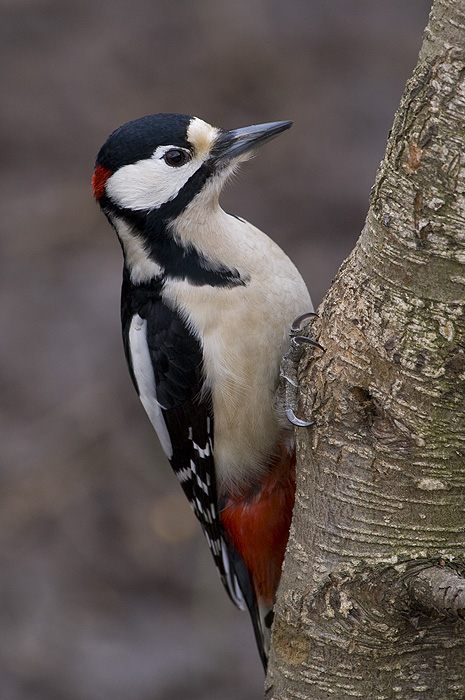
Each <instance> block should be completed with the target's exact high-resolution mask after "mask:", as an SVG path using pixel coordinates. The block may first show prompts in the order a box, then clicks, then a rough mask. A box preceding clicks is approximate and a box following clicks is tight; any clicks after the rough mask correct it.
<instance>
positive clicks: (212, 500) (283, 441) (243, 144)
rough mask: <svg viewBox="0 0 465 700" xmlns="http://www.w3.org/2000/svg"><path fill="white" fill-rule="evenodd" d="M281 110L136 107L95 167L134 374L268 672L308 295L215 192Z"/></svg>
mask: <svg viewBox="0 0 465 700" xmlns="http://www.w3.org/2000/svg"><path fill="white" fill-rule="evenodd" d="M291 123H292V122H290V121H278V122H272V123H268V124H259V125H255V126H250V127H246V128H241V129H234V130H230V131H227V130H223V129H219V128H216V127H214V126H211V125H210V124H208V123H206V122H205V121H203V120H202V119H199V118H197V117H191V116H186V115H182V114H155V115H150V116H147V117H143V118H140V119H136V120H134V121H131V122H129V123H127V124H125V125H123V126H121V127H120V128H119V129H116V131H114V132H113V133H112V134H111V135H110V136H109V137H108V139H107V141H106V142H105V144H104V145H103V146H102V148H101V149H100V152H99V153H98V156H97V160H96V164H95V171H94V176H93V180H92V183H93V192H94V196H95V198H96V200H97V201H98V203H99V205H100V207H101V209H102V210H103V212H104V214H105V215H106V217H107V219H108V221H109V222H110V224H111V225H112V227H113V228H114V229H115V231H116V234H117V236H118V238H119V241H120V243H121V247H122V250H123V256H124V266H123V284H122V294H121V322H122V330H123V343H124V351H125V355H126V360H127V364H128V368H129V372H130V375H131V378H132V381H133V384H134V386H135V388H136V390H137V393H138V395H139V397H140V400H141V402H142V404H143V407H144V408H145V411H146V412H147V415H148V417H149V419H150V421H151V423H152V424H153V427H154V428H155V430H156V432H157V434H158V438H159V440H160V443H161V446H162V448H163V450H164V452H165V454H166V456H167V458H168V460H169V461H170V463H171V466H172V468H173V470H174V472H175V474H176V476H177V478H178V479H179V482H180V484H181V486H182V488H183V490H184V492H185V494H186V496H187V498H188V499H189V502H190V504H191V506H192V508H193V510H194V513H195V515H196V517H197V518H198V520H199V521H200V524H201V526H202V529H203V532H204V535H205V537H206V540H207V543H208V546H209V547H210V550H211V553H212V555H213V559H214V562H215V564H216V567H217V569H218V572H219V574H220V577H221V580H222V582H223V584H224V586H225V588H226V591H227V592H228V594H229V596H230V598H231V599H232V601H233V602H234V603H235V604H236V605H237V606H238V607H239V608H241V609H246V608H248V610H249V612H250V615H251V619H252V623H253V627H254V631H255V637H256V640H257V644H258V648H259V652H260V656H261V659H262V662H263V664H264V667H265V669H266V663H267V657H268V650H269V645H270V633H271V624H272V619H273V605H274V602H275V595H276V590H277V587H278V583H279V580H280V576H281V566H282V562H283V558H284V552H285V548H286V544H287V540H288V535H289V528H290V524H291V517H292V509H293V504H294V493H295V447H294V433H293V428H292V426H291V425H290V423H289V421H288V420H287V419H286V416H285V414H284V411H282V410H280V409H279V407H278V406H277V404H276V400H275V397H276V391H277V387H278V382H279V368H280V360H281V358H282V357H283V355H284V354H285V353H286V351H287V350H288V348H289V329H290V326H291V324H292V322H293V320H294V319H295V318H296V316H298V315H300V314H302V313H303V312H307V311H309V310H311V309H312V304H311V300H310V296H309V293H308V291H307V288H306V285H305V283H304V281H303V279H302V277H301V276H300V274H299V272H298V271H297V269H296V267H295V266H294V265H293V263H292V262H291V261H290V260H289V258H288V257H287V256H286V255H285V253H284V252H283V251H282V250H281V249H280V248H279V247H278V246H277V245H276V243H274V242H273V241H272V240H271V239H270V238H268V236H266V235H265V234H264V233H262V232H261V231H260V230H259V229H257V228H255V227H254V226H252V225H251V224H249V223H248V222H247V221H245V220H244V219H242V218H240V217H238V216H233V215H231V214H227V213H226V212H225V211H223V209H222V208H221V207H220V205H219V195H220V192H221V190H222V188H223V186H224V184H225V182H226V181H227V180H228V178H230V177H231V175H232V174H233V173H234V171H235V170H236V169H237V166H238V165H239V164H240V163H241V162H243V161H245V160H247V159H248V158H249V157H250V156H251V154H252V152H253V151H254V150H255V149H256V148H257V147H258V146H261V145H262V144H264V143H266V142H267V141H269V140H270V139H272V138H274V137H275V136H277V135H278V134H280V133H281V132H283V131H284V130H286V129H288V128H289V127H290V126H291Z"/></svg>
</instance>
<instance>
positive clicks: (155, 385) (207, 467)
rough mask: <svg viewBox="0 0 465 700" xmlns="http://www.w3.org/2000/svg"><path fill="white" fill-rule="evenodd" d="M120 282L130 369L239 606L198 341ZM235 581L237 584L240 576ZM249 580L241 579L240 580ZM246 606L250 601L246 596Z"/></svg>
mask: <svg viewBox="0 0 465 700" xmlns="http://www.w3.org/2000/svg"><path fill="white" fill-rule="evenodd" d="M160 291H161V285H160V284H159V283H158V284H157V283H152V284H150V285H140V286H137V287H136V286H134V285H132V283H131V282H130V281H129V280H128V278H127V276H126V278H125V280H124V282H123V294H122V300H123V301H122V306H121V319H122V325H123V340H124V348H125V353H126V359H127V362H128V366H129V370H130V373H131V377H132V380H133V382H134V385H135V387H136V390H137V392H138V394H139V396H140V398H141V401H142V403H143V404H144V408H145V409H146V411H147V413H148V415H149V418H150V419H151V421H152V423H153V425H154V427H155V429H156V431H157V433H158V435H159V437H160V442H161V443H162V446H163V447H164V449H165V452H166V454H167V456H168V458H169V460H170V463H171V466H172V468H173V470H174V472H175V474H176V476H177V477H178V479H179V482H180V484H181V486H182V488H183V490H184V493H185V494H186V496H187V498H188V499H189V502H190V504H191V506H192V508H193V510H194V513H195V515H196V517H197V518H198V520H199V522H200V524H201V526H202V529H203V532H204V534H205V537H206V540H207V542H208V545H209V547H210V550H211V552H212V555H213V558H214V561H215V564H216V567H217V569H218V571H219V574H220V576H221V580H222V582H223V584H224V586H225V588H226V590H227V592H228V594H229V596H230V597H231V599H232V600H233V602H234V603H235V604H236V605H237V606H238V607H240V608H244V604H245V602H246V601H245V600H244V594H243V592H242V591H244V593H245V595H246V596H247V598H248V597H249V591H250V582H249V580H248V574H247V572H246V570H245V565H243V563H242V562H240V563H238V562H237V561H236V560H237V556H238V555H237V554H236V556H233V555H234V553H233V552H232V551H231V550H232V547H231V544H230V543H229V542H228V538H227V536H226V533H225V531H224V528H223V526H222V524H221V520H220V514H219V510H218V494H217V484H216V478H215V467H214V458H213V411H212V406H211V398H210V395H209V392H208V391H205V390H204V388H203V372H202V364H203V355H202V348H201V345H200V342H199V340H198V339H197V338H196V337H195V336H194V335H193V334H192V333H191V331H190V330H189V329H188V327H187V325H186V323H185V322H184V321H183V319H182V318H181V317H180V316H179V315H177V314H176V313H175V312H173V310H172V309H170V308H169V307H168V306H167V305H166V304H165V303H164V302H163V299H162V297H161V294H160ZM238 578H239V580H240V582H241V583H240V584H239V581H238ZM245 579H247V580H245ZM247 603H249V601H248V600H247Z"/></svg>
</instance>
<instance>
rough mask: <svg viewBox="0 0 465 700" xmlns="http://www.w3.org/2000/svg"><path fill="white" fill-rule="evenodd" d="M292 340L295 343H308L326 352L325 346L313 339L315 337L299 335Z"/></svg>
mask: <svg viewBox="0 0 465 700" xmlns="http://www.w3.org/2000/svg"><path fill="white" fill-rule="evenodd" d="M292 342H293V343H294V344H295V345H304V343H308V345H313V347H315V348H319V349H320V350H322V351H323V352H326V350H325V348H324V347H323V346H322V345H320V343H317V341H316V340H313V338H307V336H306V335H297V336H296V337H295V338H293V339H292Z"/></svg>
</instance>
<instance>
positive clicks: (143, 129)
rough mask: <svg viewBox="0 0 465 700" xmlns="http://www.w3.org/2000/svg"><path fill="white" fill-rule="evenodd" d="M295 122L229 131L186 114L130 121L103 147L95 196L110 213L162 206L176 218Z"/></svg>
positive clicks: (216, 191) (215, 191) (169, 216)
mask: <svg viewBox="0 0 465 700" xmlns="http://www.w3.org/2000/svg"><path fill="white" fill-rule="evenodd" d="M291 124H292V122H290V121H280V122H271V123H268V124H259V125H256V126H250V127H245V128H242V129H233V130H231V131H226V130H222V129H218V128H216V127H214V126H211V125H210V124H207V123H206V122H204V121H203V120H202V119H198V118H197V117H189V116H186V115H183V114H153V115H150V116H147V117H142V118H141V119H136V120H134V121H131V122H128V123H127V124H124V126H121V127H120V128H119V129H117V130H116V131H114V132H113V133H112V134H111V135H110V136H109V137H108V139H107V141H106V142H105V144H104V145H103V146H102V148H101V149H100V152H99V154H98V156H97V161H96V165H95V172H94V176H93V180H92V184H93V190H94V195H95V198H96V199H97V201H98V202H99V204H100V205H101V207H102V209H103V210H104V211H105V212H106V213H107V214H109V213H110V212H111V211H113V212H115V213H120V214H122V213H123V212H124V211H126V212H127V211H131V212H148V211H150V212H153V211H156V210H159V211H160V214H161V215H163V217H164V218H166V219H171V220H172V219H174V218H176V216H178V215H179V214H180V213H181V212H182V211H183V209H185V208H186V207H187V205H188V204H189V203H190V202H191V201H192V200H193V198H194V197H195V196H196V195H197V194H198V193H199V192H200V191H202V190H205V188H208V190H209V191H210V192H211V197H212V198H213V199H214V198H215V197H216V198H217V197H218V194H219V192H220V190H221V188H222V186H223V184H224V182H225V181H226V179H227V177H228V176H229V175H230V174H231V172H232V171H233V170H234V167H235V166H236V165H237V164H238V163H240V162H241V161H242V160H245V159H247V158H248V157H249V156H250V153H251V152H252V151H253V150H254V149H255V148H257V147H258V146H261V145H262V144H264V143H266V142H267V141H269V140H270V139H272V138H274V137H275V136H277V135H278V134H280V133H281V132H282V131H284V130H285V129H288V128H289V127H290V126H291Z"/></svg>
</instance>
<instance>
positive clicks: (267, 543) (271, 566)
mask: <svg viewBox="0 0 465 700" xmlns="http://www.w3.org/2000/svg"><path fill="white" fill-rule="evenodd" d="M294 495H295V452H294V450H292V451H291V452H289V451H288V450H287V449H286V448H283V449H282V450H281V455H280V459H279V461H278V462H277V463H275V464H273V466H272V468H271V470H270V472H269V474H268V476H267V477H266V478H265V480H264V482H263V484H262V486H261V489H260V491H259V493H255V494H253V495H251V496H250V495H249V496H247V495H246V494H244V495H243V496H241V497H239V498H237V497H236V498H232V497H229V498H227V499H226V506H225V508H224V510H223V511H222V513H221V520H222V523H223V525H224V528H225V530H226V532H227V534H228V537H229V539H230V540H231V543H232V545H233V546H234V548H235V549H236V550H237V551H238V552H239V554H240V555H241V557H242V559H243V560H244V562H245V564H246V565H247V568H248V570H249V572H250V574H251V578H252V581H253V585H254V588H255V593H256V596H257V598H258V600H259V601H260V602H262V603H263V604H265V605H267V606H271V605H273V604H274V601H275V596H276V590H277V588H278V584H279V580H280V578H281V567H282V564H283V559H284V553H285V551H286V545H287V540H288V537H289V528H290V526H291V520H292V509H293V507H294Z"/></svg>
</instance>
